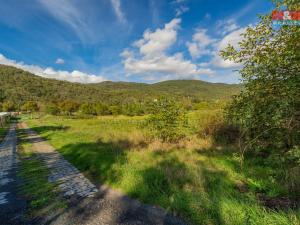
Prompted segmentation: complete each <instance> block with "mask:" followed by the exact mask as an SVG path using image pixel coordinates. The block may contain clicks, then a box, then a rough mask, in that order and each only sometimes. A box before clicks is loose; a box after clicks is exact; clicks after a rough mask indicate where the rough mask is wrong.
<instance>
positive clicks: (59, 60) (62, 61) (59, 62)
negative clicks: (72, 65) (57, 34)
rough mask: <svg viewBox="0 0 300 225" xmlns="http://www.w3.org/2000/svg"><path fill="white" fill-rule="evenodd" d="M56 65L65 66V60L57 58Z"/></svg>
mask: <svg viewBox="0 0 300 225" xmlns="http://www.w3.org/2000/svg"><path fill="white" fill-rule="evenodd" d="M55 63H56V64H64V63H65V60H63V59H61V58H57V59H56V61H55Z"/></svg>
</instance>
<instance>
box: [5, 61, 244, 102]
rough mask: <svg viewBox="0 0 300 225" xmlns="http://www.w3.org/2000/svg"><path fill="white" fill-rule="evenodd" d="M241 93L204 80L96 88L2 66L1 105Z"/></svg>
mask: <svg viewBox="0 0 300 225" xmlns="http://www.w3.org/2000/svg"><path fill="white" fill-rule="evenodd" d="M240 90H241V85H238V84H222V83H209V82H205V81H200V80H169V81H163V82H158V83H154V84H145V83H134V82H112V81H105V82H102V83H96V84H81V83H71V82H68V81H61V80H55V79H48V78H43V77H40V76H36V75H34V74H32V73H29V72H26V71H23V70H21V69H17V68H15V67H11V66H5V65H0V101H5V100H9V101H13V102H16V103H17V102H24V101H42V102H49V101H62V100H72V101H76V102H104V103H113V104H116V103H126V102H128V101H129V102H130V101H146V100H151V99H153V98H157V97H159V96H162V95H164V96H169V97H173V98H179V99H180V98H189V99H191V100H193V101H211V100H218V99H228V98H230V96H232V95H234V94H237V93H238V92H239V91H240Z"/></svg>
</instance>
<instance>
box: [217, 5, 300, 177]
mask: <svg viewBox="0 0 300 225" xmlns="http://www.w3.org/2000/svg"><path fill="white" fill-rule="evenodd" d="M276 4H277V7H278V8H287V9H288V10H295V9H299V8H300V3H299V1H293V0H284V1H277V2H276ZM242 37H243V40H242V41H241V42H240V43H239V47H238V48H234V47H233V46H230V45H229V46H228V47H227V48H226V49H225V50H224V51H222V52H221V55H222V56H223V57H224V58H225V59H227V60H233V61H235V62H237V63H241V64H242V65H243V68H242V69H241V70H240V74H241V77H242V82H243V85H244V89H243V91H242V92H241V93H240V94H239V95H238V96H236V97H235V98H234V99H233V102H232V104H231V105H230V106H229V108H228V116H229V118H230V120H231V121H232V122H234V123H236V124H238V125H239V127H240V152H241V162H243V158H244V155H245V153H247V151H249V150H253V151H254V152H255V153H258V154H259V155H262V154H263V155H265V156H267V157H269V159H272V160H270V161H271V162H273V163H276V164H277V166H281V167H282V168H283V169H284V170H285V171H287V170H286V169H287V166H288V167H294V166H296V164H297V163H299V162H300V160H299V158H298V157H297V155H298V156H300V153H299V148H298V147H297V146H299V144H300V142H299V141H300V133H299V131H300V114H299V112H300V95H299V94H300V91H299V90H300V42H299V39H300V27H299V26H287V25H284V26H281V27H280V28H274V26H273V25H272V20H271V15H264V16H260V22H259V23H258V24H257V25H256V26H253V27H248V28H247V30H246V32H245V33H244V34H243V35H242ZM291 155H293V156H294V157H290V156H291ZM274 157H275V158H276V160H274ZM285 175H287V174H285Z"/></svg>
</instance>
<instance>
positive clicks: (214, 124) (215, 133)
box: [197, 113, 239, 144]
mask: <svg viewBox="0 0 300 225" xmlns="http://www.w3.org/2000/svg"><path fill="white" fill-rule="evenodd" d="M197 133H198V135H199V136H200V137H204V138H208V137H211V138H212V139H213V141H214V143H215V144H236V143H237V139H238V137H239V130H238V128H237V127H236V126H234V125H233V124H230V123H228V122H227V121H226V120H225V119H224V118H223V115H222V114H221V113H218V114H216V115H210V116H208V117H207V118H206V119H205V120H201V125H200V126H199V128H198V132H197Z"/></svg>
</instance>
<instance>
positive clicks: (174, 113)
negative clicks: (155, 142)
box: [147, 98, 187, 142]
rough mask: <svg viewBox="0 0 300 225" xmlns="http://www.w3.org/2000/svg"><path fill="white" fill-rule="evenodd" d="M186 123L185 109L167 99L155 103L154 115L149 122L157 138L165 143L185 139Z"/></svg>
mask: <svg viewBox="0 0 300 225" xmlns="http://www.w3.org/2000/svg"><path fill="white" fill-rule="evenodd" d="M186 123H187V120H186V113H185V110H184V108H183V107H182V106H181V105H180V104H178V103H176V102H175V101H173V100H170V99H167V98H161V99H159V100H155V101H154V103H153V107H152V114H151V115H150V117H149V119H148V121H147V124H148V126H149V128H150V129H151V130H152V131H153V133H154V135H155V137H157V138H159V139H161V140H163V141H165V142H174V141H177V140H178V139H180V138H181V137H183V136H184V132H183V129H184V127H185V126H186Z"/></svg>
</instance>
